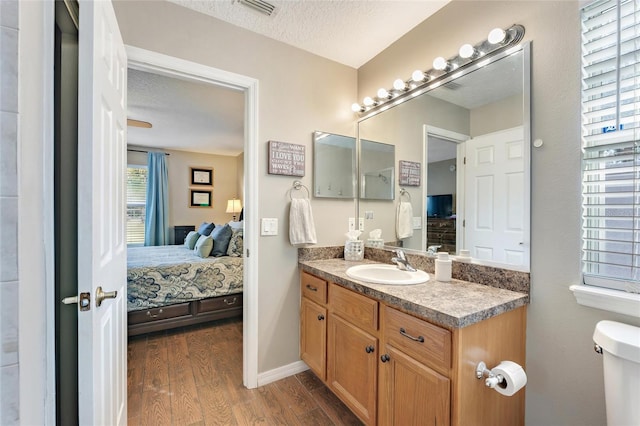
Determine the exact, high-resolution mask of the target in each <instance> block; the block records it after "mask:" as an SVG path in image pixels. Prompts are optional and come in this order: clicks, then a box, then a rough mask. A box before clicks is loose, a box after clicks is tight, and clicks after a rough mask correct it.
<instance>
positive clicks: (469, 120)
mask: <svg viewBox="0 0 640 426" xmlns="http://www.w3.org/2000/svg"><path fill="white" fill-rule="evenodd" d="M454 76H455V78H449V79H448V80H444V81H442V82H441V84H439V86H438V87H435V88H433V89H431V90H429V91H427V92H425V93H423V94H421V95H419V96H416V97H413V98H410V99H409V100H407V101H405V102H402V103H400V104H399V105H396V106H393V107H391V108H389V109H386V110H384V111H382V112H378V113H375V114H374V115H371V116H365V117H364V118H362V119H361V120H360V121H359V123H358V137H359V139H360V146H361V152H360V158H361V163H360V169H361V171H362V172H361V174H360V179H361V181H360V186H361V188H360V190H361V192H360V197H359V200H358V212H357V214H358V216H359V217H363V218H365V221H364V223H365V231H364V232H365V238H366V235H367V233H368V232H370V231H371V230H373V229H382V238H383V239H384V241H385V242H386V243H387V244H390V245H402V246H403V247H405V248H407V249H414V250H419V251H427V250H428V249H429V248H431V251H434V250H438V251H448V252H450V253H451V254H457V253H459V251H460V249H467V250H469V251H470V252H471V256H472V258H473V259H474V261H477V262H479V263H482V264H488V265H494V266H500V267H504V268H509V269H516V270H522V271H528V270H529V262H530V261H529V257H530V255H529V253H530V249H529V242H530V173H531V168H530V122H529V121H530V44H529V43H525V44H523V45H521V46H519V47H517V48H516V49H511V51H507V52H502V53H500V54H498V55H496V56H494V57H492V58H490V59H487V60H483V61H480V62H478V64H477V65H473V66H472V67H471V68H468V69H463V70H462V71H461V72H458V73H454ZM371 140H376V141H384V142H385V143H388V144H390V145H393V146H394V147H395V160H394V166H396V168H395V171H394V178H395V179H391V183H392V187H393V188H392V191H393V194H395V196H393V195H391V196H390V197H389V198H387V199H385V200H388V199H390V200H392V202H389V201H385V200H380V199H371V198H370V197H369V196H368V194H367V193H366V192H365V191H364V189H366V186H367V184H368V182H369V180H368V179H369V178H368V177H364V176H363V175H364V173H363V172H365V171H369V170H377V169H379V167H378V166H377V165H373V164H370V158H369V156H368V154H367V148H366V146H367V145H368V141H371ZM465 159H466V160H465ZM402 160H405V161H411V162H419V163H420V166H421V167H420V168H421V174H422V176H421V177H422V179H421V180H420V185H419V186H400V185H399V183H400V182H399V180H398V179H397V178H396V175H395V173H398V169H397V165H398V162H399V161H402ZM374 174H375V173H374ZM385 176H386V175H385ZM401 189H404V190H405V191H406V192H405V193H403V195H402V198H401V197H400V196H399V195H400V190H401ZM401 199H402V200H403V201H407V200H410V202H411V205H412V209H413V220H412V223H411V226H412V227H413V236H411V237H409V238H405V239H402V240H398V239H397V238H396V232H395V230H396V208H397V204H398V202H400V201H401Z"/></svg>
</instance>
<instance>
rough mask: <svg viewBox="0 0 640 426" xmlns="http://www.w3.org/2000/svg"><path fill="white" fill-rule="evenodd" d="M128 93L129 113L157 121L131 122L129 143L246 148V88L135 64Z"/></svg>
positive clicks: (217, 150) (221, 150)
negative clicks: (176, 75)
mask: <svg viewBox="0 0 640 426" xmlns="http://www.w3.org/2000/svg"><path fill="white" fill-rule="evenodd" d="M127 98H128V101H127V104H128V105H127V108H128V110H127V116H128V118H132V119H135V120H142V121H148V122H150V123H151V124H152V126H153V127H152V128H151V129H144V128H138V127H129V128H128V135H127V143H128V144H129V145H136V146H141V147H151V148H163V149H175V150H182V151H192V152H203V153H210V154H218V155H233V156H236V155H238V154H240V153H241V152H242V151H243V149H244V93H242V92H238V91H234V90H231V89H228V88H224V87H220V86H213V85H211V84H204V83H195V82H191V81H185V80H180V79H177V78H170V77H165V76H161V75H158V74H151V73H147V72H143V71H138V70H133V69H129V72H128V83H127Z"/></svg>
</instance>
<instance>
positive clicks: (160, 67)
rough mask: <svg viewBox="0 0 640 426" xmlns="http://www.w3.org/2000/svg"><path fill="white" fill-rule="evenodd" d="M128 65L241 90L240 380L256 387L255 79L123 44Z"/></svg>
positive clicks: (256, 169) (245, 384)
mask: <svg viewBox="0 0 640 426" xmlns="http://www.w3.org/2000/svg"><path fill="white" fill-rule="evenodd" d="M126 50H127V57H128V67H129V68H133V69H136V70H139V71H145V72H149V73H154V74H159V75H164V76H167V77H177V78H181V79H183V80H193V81H196V82H200V83H208V84H213V85H220V86H223V87H227V88H230V89H234V90H238V91H242V92H244V95H245V108H244V111H245V120H244V123H245V129H244V199H245V209H244V230H245V231H244V235H245V237H244V280H243V281H244V296H243V318H242V321H243V338H242V347H243V349H242V350H243V357H242V358H243V382H244V386H245V387H248V388H255V387H257V386H258V347H257V343H258V285H257V283H258V278H257V277H258V238H257V236H258V222H257V216H258V215H257V212H258V172H257V171H258V168H259V166H258V149H257V146H258V142H257V141H258V135H257V132H258V102H257V101H258V81H257V80H256V79H253V78H251V77H247V76H243V75H239V74H235V73H231V72H227V71H223V70H219V69H216V68H212V67H209V66H206V65H202V64H197V63H194V62H190V61H185V60H183V59H178V58H174V57H171V56H167V55H164V54H161V53H157V52H152V51H149V50H145V49H141V48H137V47H132V46H127V47H126Z"/></svg>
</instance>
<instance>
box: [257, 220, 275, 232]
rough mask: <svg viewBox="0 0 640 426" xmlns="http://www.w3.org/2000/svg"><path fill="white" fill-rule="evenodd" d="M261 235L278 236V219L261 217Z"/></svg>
mask: <svg viewBox="0 0 640 426" xmlns="http://www.w3.org/2000/svg"><path fill="white" fill-rule="evenodd" d="M260 228H261V232H260V234H261V235H278V218H275V217H263V218H262V226H261V227H260Z"/></svg>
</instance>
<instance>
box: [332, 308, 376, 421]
mask: <svg viewBox="0 0 640 426" xmlns="http://www.w3.org/2000/svg"><path fill="white" fill-rule="evenodd" d="M328 325H329V329H328V343H327V349H328V352H327V383H328V385H329V387H330V388H331V390H333V392H334V393H335V394H336V395H337V396H338V397H339V398H340V399H341V400H342V401H343V402H344V403H345V404H346V405H347V406H348V407H349V408H350V409H351V411H353V412H354V413H355V414H356V415H357V416H358V417H359V418H360V420H362V421H363V422H364V423H365V424H368V425H375V424H376V397H377V369H378V357H379V352H378V339H377V338H376V337H374V336H372V335H371V334H369V333H367V332H366V331H363V330H361V329H360V328H358V327H356V326H354V325H353V324H351V323H349V322H347V321H345V320H343V319H342V318H340V317H339V316H337V315H331V316H330V317H329V323H328Z"/></svg>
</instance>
